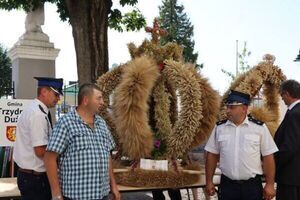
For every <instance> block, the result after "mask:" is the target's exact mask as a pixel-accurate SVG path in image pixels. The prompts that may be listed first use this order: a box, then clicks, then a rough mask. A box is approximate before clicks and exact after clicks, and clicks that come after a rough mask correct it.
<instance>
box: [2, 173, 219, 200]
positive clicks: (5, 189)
mask: <svg viewBox="0 0 300 200" xmlns="http://www.w3.org/2000/svg"><path fill="white" fill-rule="evenodd" d="M189 173H198V174H200V180H199V181H198V182H197V183H195V184H192V185H186V186H183V187H180V188H178V189H186V188H201V187H205V174H204V173H203V172H199V171H190V172H189ZM214 183H215V184H216V185H218V184H219V183H220V175H219V174H216V175H215V176H214ZM118 187H119V190H120V192H141V191H152V190H161V189H162V190H167V189H169V188H164V187H161V188H157V187H153V188H150V187H129V186H124V185H118ZM11 198H14V199H19V198H20V191H19V189H18V186H17V178H0V199H3V200H4V199H11Z"/></svg>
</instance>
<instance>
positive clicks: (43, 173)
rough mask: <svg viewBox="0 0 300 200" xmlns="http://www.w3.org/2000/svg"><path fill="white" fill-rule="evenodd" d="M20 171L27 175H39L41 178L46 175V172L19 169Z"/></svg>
mask: <svg viewBox="0 0 300 200" xmlns="http://www.w3.org/2000/svg"><path fill="white" fill-rule="evenodd" d="M19 171H20V172H24V173H27V174H33V175H38V176H40V175H46V172H37V171H34V170H31V169H22V168H19Z"/></svg>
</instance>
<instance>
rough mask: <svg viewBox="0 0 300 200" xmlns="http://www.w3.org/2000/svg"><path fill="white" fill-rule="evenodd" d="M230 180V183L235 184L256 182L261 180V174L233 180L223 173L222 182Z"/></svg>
mask: <svg viewBox="0 0 300 200" xmlns="http://www.w3.org/2000/svg"><path fill="white" fill-rule="evenodd" d="M222 181H224V182H229V183H235V184H244V183H251V182H256V181H261V175H256V176H255V177H253V178H249V179H248V180H232V179H230V178H228V177H227V176H225V175H223V174H222V175H221V182H222Z"/></svg>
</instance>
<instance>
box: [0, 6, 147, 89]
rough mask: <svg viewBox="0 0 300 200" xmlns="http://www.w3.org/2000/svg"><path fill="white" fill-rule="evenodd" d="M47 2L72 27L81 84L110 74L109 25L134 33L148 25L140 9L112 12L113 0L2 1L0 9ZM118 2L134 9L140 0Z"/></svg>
mask: <svg viewBox="0 0 300 200" xmlns="http://www.w3.org/2000/svg"><path fill="white" fill-rule="evenodd" d="M45 2H50V3H55V4H56V5H57V8H58V10H57V12H58V13H59V16H60V18H61V20H62V21H69V23H70V24H71V26H72V33H73V37H74V43H75V51H76V59H77V73H78V80H79V84H82V83H84V82H94V81H95V80H96V79H97V78H98V76H100V75H102V74H103V73H105V72H106V71H108V44H107V30H108V26H109V27H111V28H114V29H116V30H118V31H123V30H126V31H135V30H139V29H141V28H143V27H144V26H145V24H146V21H145V19H144V17H143V15H142V14H141V13H140V11H139V10H138V9H136V8H135V9H133V10H132V11H131V12H128V13H125V14H122V13H121V11H119V10H118V9H112V0H76V1H74V0H18V1H16V0H5V1H3V0H0V8H2V9H5V10H12V9H23V10H25V11H27V12H28V11H31V10H34V9H36V8H37V7H38V6H40V5H41V4H43V3H45ZM119 2H120V5H121V6H125V5H130V6H134V5H135V4H136V3H137V2H138V0H119Z"/></svg>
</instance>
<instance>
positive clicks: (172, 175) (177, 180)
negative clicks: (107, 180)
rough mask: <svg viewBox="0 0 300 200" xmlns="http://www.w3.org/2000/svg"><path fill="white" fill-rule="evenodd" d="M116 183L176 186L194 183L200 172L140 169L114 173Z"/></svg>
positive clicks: (141, 185)
mask: <svg viewBox="0 0 300 200" xmlns="http://www.w3.org/2000/svg"><path fill="white" fill-rule="evenodd" d="M115 179H116V181H117V183H118V184H120V185H124V186H131V187H150V188H159V187H164V188H165V187H167V188H178V187H183V186H186V185H191V184H195V183H196V182H197V181H199V180H200V174H195V173H188V172H186V171H179V172H175V171H174V170H170V171H160V170H142V169H135V170H134V171H126V172H118V173H115Z"/></svg>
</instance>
